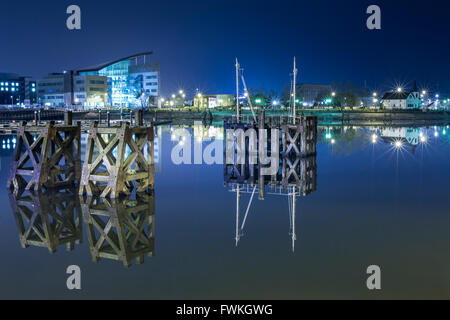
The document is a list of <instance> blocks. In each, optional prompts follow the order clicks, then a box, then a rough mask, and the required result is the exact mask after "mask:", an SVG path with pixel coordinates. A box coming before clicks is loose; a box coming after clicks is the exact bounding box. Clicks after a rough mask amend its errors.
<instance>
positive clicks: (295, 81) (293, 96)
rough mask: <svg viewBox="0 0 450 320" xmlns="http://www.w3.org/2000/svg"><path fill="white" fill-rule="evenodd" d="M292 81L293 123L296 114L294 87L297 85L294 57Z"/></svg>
mask: <svg viewBox="0 0 450 320" xmlns="http://www.w3.org/2000/svg"><path fill="white" fill-rule="evenodd" d="M293 73H294V81H293V85H292V99H293V106H294V107H293V109H292V118H293V121H294V124H295V115H296V112H295V93H296V92H295V89H296V86H297V68H296V63H295V57H294V72H293Z"/></svg>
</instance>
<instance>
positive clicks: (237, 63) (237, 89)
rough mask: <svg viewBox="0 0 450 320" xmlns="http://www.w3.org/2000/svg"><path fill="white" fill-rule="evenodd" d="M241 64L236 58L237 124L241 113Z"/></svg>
mask: <svg viewBox="0 0 450 320" xmlns="http://www.w3.org/2000/svg"><path fill="white" fill-rule="evenodd" d="M239 111H240V110H239V62H238V59H237V58H236V117H237V122H239V117H240V112H239Z"/></svg>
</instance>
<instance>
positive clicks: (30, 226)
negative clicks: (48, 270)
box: [8, 189, 83, 253]
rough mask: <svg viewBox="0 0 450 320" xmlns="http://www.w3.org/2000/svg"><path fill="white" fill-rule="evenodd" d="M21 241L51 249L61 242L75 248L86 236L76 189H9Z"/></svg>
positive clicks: (28, 244) (51, 250)
mask: <svg viewBox="0 0 450 320" xmlns="http://www.w3.org/2000/svg"><path fill="white" fill-rule="evenodd" d="M8 195H9V200H10V205H11V208H12V211H13V214H14V218H15V220H16V224H17V228H18V231H19V239H20V244H21V245H22V247H23V248H27V247H28V246H38V247H46V248H47V249H48V250H49V251H50V252H51V253H53V252H55V251H56V248H57V247H58V246H60V245H62V244H66V247H67V250H73V248H74V246H75V243H81V242H82V239H83V234H82V222H81V211H80V206H79V202H78V201H76V199H74V197H76V192H75V190H74V189H66V190H64V192H61V191H53V190H52V191H50V192H46V193H42V192H36V191H26V190H22V191H21V192H11V191H10V192H9V194H8Z"/></svg>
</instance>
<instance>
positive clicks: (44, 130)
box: [7, 121, 81, 191]
mask: <svg viewBox="0 0 450 320" xmlns="http://www.w3.org/2000/svg"><path fill="white" fill-rule="evenodd" d="M17 130H18V131H17V144H16V149H15V150H14V155H13V160H12V163H11V167H10V172H9V177H8V181H7V187H8V188H12V187H14V189H16V190H18V189H22V188H24V189H26V190H30V189H34V190H36V191H37V190H41V189H42V187H45V188H58V187H62V186H67V185H71V184H73V183H75V182H77V181H79V180H80V176H81V141H80V138H81V128H80V124H79V123H78V124H77V125H75V126H73V125H55V124H54V122H53V121H51V122H50V123H49V124H48V125H46V126H27V124H26V122H23V123H22V125H21V126H20V127H19V128H18V129H17Z"/></svg>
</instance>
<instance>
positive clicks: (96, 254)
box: [80, 194, 155, 267]
mask: <svg viewBox="0 0 450 320" xmlns="http://www.w3.org/2000/svg"><path fill="white" fill-rule="evenodd" d="M80 201H81V210H82V212H83V220H84V222H85V223H86V230H87V236H88V240H89V246H90V250H91V255H92V259H93V260H94V261H95V262H97V261H99V260H100V259H101V258H105V259H112V260H119V261H122V263H123V264H124V266H126V267H129V266H130V265H131V261H132V260H133V259H136V261H137V262H138V263H143V262H144V256H145V255H146V254H147V255H149V256H154V255H155V198H154V194H146V195H137V196H136V200H133V199H131V198H130V197H127V198H122V199H105V198H101V197H95V198H92V197H87V198H84V197H80Z"/></svg>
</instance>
